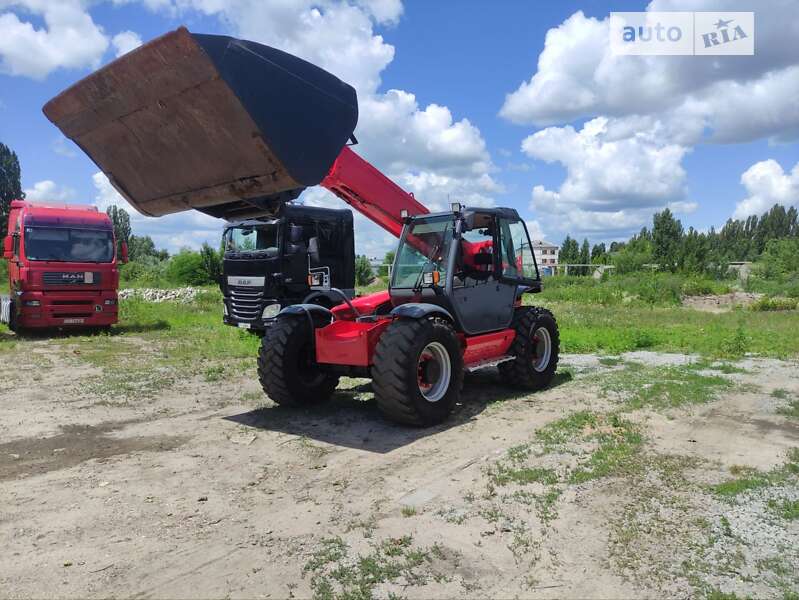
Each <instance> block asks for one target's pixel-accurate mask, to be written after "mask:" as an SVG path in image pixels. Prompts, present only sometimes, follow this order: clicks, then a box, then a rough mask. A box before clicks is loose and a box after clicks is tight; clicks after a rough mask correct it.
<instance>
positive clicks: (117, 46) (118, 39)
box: [111, 31, 142, 57]
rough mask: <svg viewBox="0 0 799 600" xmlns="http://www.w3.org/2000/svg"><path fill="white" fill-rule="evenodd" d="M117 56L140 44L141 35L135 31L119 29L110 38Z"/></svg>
mask: <svg viewBox="0 0 799 600" xmlns="http://www.w3.org/2000/svg"><path fill="white" fill-rule="evenodd" d="M111 44H112V45H113V46H114V51H115V52H116V55H117V57H119V56H122V55H123V54H127V53H128V52H130V51H131V50H133V49H134V48H138V47H139V46H141V44H142V41H141V37H140V36H139V34H138V33H136V32H135V31H121V32H120V33H118V34H116V35H115V36H114V37H113V38H112V39H111Z"/></svg>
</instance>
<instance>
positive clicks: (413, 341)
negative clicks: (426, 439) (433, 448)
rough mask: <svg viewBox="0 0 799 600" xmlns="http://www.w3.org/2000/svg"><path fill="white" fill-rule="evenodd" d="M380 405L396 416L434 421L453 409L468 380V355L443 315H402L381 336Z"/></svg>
mask: <svg viewBox="0 0 799 600" xmlns="http://www.w3.org/2000/svg"><path fill="white" fill-rule="evenodd" d="M372 379H373V381H372V387H373V389H374V392H375V399H376V400H377V406H378V407H379V408H380V410H381V412H382V413H383V414H384V415H385V416H386V417H388V418H389V419H391V420H393V421H397V422H399V423H404V424H406V425H422V426H429V425H435V424H437V423H441V422H442V421H444V419H446V418H447V417H448V416H449V414H450V413H451V412H452V409H453V407H454V406H455V403H456V402H457V401H458V399H459V398H460V393H461V386H462V385H463V357H462V354H461V348H460V344H459V342H458V338H457V336H456V335H455V332H454V331H453V330H452V327H451V326H450V325H449V323H447V322H446V321H443V320H441V319H423V320H415V319H397V320H395V321H394V322H393V323H391V325H389V326H388V327H387V328H386V330H385V331H384V332H383V335H381V336H380V341H379V342H378V344H377V348H376V349H375V357H374V367H373V368H372Z"/></svg>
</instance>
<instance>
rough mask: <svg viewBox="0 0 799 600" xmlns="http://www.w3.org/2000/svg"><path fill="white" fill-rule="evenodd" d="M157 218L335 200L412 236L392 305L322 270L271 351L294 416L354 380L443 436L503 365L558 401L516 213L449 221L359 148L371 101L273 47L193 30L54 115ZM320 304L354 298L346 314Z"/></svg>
mask: <svg viewBox="0 0 799 600" xmlns="http://www.w3.org/2000/svg"><path fill="white" fill-rule="evenodd" d="M44 113H45V115H46V116H47V117H48V118H49V119H50V120H51V121H52V122H53V123H54V124H56V126H58V128H59V129H61V131H62V132H63V133H64V134H65V135H66V136H67V137H69V138H70V139H72V140H74V141H75V142H76V143H77V144H78V145H79V146H80V147H81V148H82V149H83V150H84V151H85V152H86V153H87V154H88V155H89V156H90V157H91V158H92V159H93V160H94V161H95V162H96V163H97V165H98V166H99V167H100V168H101V169H102V171H103V172H104V173H105V174H106V175H107V176H108V178H109V181H110V182H111V183H112V185H113V186H114V187H115V188H116V189H117V190H118V191H119V192H120V193H121V194H122V195H123V196H124V197H125V198H127V200H128V201H129V202H130V203H131V204H132V205H133V206H134V207H135V208H136V209H137V210H139V211H140V212H142V213H143V214H146V215H151V216H160V215H165V214H170V213H175V212H180V211H184V210H188V209H196V210H199V211H202V212H204V213H206V214H209V215H212V216H216V217H221V218H226V219H229V220H233V219H252V218H259V217H262V216H274V215H275V214H277V213H278V212H279V211H280V207H281V206H283V205H284V204H285V203H286V202H289V201H291V200H294V199H296V198H297V197H298V196H299V194H300V193H301V192H302V191H303V190H304V189H306V188H307V187H310V186H314V185H321V186H323V187H325V188H326V189H328V190H330V191H331V192H333V193H334V194H335V195H336V196H338V197H339V198H340V199H342V200H344V201H345V202H346V203H347V204H349V205H350V206H351V207H352V208H354V209H355V210H358V211H359V212H361V213H362V214H364V215H365V216H366V217H367V218H369V219H371V220H372V221H374V222H375V223H377V224H378V225H380V226H381V227H383V228H384V229H385V230H386V231H388V232H390V233H391V234H393V235H396V236H398V237H400V244H399V247H398V250H397V253H396V258H395V261H394V265H393V270H392V276H391V282H390V285H389V289H388V291H385V292H378V293H376V294H370V295H368V296H362V297H359V298H355V299H350V298H349V297H348V296H347V295H346V294H345V293H344V292H341V291H339V290H336V289H335V288H332V287H331V286H330V279H329V278H327V279H326V278H325V277H324V274H322V273H319V272H318V271H314V270H313V269H310V268H309V271H308V277H309V281H308V283H309V286H310V288H311V289H313V290H314V291H312V292H311V293H310V294H309V295H308V296H307V297H306V298H305V299H304V301H303V302H302V303H300V304H295V305H291V306H287V307H285V308H283V309H282V310H281V311H280V312H279V313H278V314H277V317H276V320H275V323H274V325H272V326H271V327H270V328H269V329H268V330H267V333H266V335H265V336H264V338H263V340H262V344H261V348H260V351H259V356H258V374H259V378H260V381H261V384H262V386H263V388H264V390H265V391H266V393H267V394H269V396H270V397H271V398H272V400H274V401H275V402H278V403H280V404H290V405H298V404H310V403H314V402H320V401H323V400H325V399H327V398H329V397H330V395H331V394H332V392H333V390H334V389H335V387H336V385H337V383H338V380H339V377H340V376H341V375H345V374H346V375H356V376H364V377H371V378H372V380H373V387H374V392H375V397H376V399H377V404H378V406H379V407H380V410H381V411H382V412H383V413H384V414H385V415H386V416H388V417H389V418H391V419H394V420H396V421H399V422H401V423H407V424H412V425H432V424H435V423H440V422H441V421H443V420H444V419H445V418H446V417H447V415H449V413H450V412H451V410H452V408H453V406H454V405H455V403H456V402H457V400H458V398H459V396H460V392H461V385H462V382H463V375H464V371H467V370H468V371H473V370H476V369H480V368H483V367H488V366H493V365H497V366H498V368H499V370H500V373H501V376H502V379H503V380H504V381H505V382H507V383H509V384H513V385H517V386H520V387H523V388H525V389H530V390H536V389H540V388H543V387H545V386H547V385H548V384H549V383H550V382H551V381H552V377H553V375H554V373H555V369H556V368H557V363H558V349H559V338H558V329H557V325H556V323H555V319H554V317H553V316H552V313H550V312H549V311H548V310H546V309H543V308H535V307H529V306H523V305H522V302H521V297H522V294H524V293H526V292H533V293H535V292H539V291H540V290H541V278H540V275H539V272H538V268H537V265H536V263H535V256H534V254H533V251H532V246H531V244H530V238H529V235H528V233H527V229H526V227H525V224H524V221H522V220H521V219H520V217H519V215H518V213H517V212H516V211H515V210H513V209H511V208H493V209H488V208H463V207H461V206H460V205H459V204H457V203H456V204H453V206H452V210H451V211H450V212H445V213H435V214H431V213H430V212H429V211H428V209H427V208H426V207H425V206H424V205H423V204H421V203H420V202H418V201H417V200H416V199H415V198H414V197H413V195H412V194H409V193H407V192H405V191H404V190H402V189H401V188H400V187H399V186H398V185H396V184H395V183H394V182H393V181H391V180H390V179H389V178H388V177H386V176H385V175H384V174H383V173H381V172H380V171H379V170H378V169H376V168H375V167H374V166H372V165H371V164H369V163H368V162H367V161H366V160H364V159H363V158H361V157H360V156H359V155H358V154H357V153H355V152H354V151H353V150H351V149H350V148H349V147H348V146H347V144H348V142H353V143H356V140H355V137H354V135H353V132H354V130H355V125H356V124H357V121H358V103H357V97H356V93H355V90H354V88H352V86H350V85H348V84H347V83H345V82H343V81H341V80H340V79H338V78H337V77H335V76H334V75H332V74H330V73H328V72H326V71H324V70H323V69H320V68H319V67H317V66H315V65H312V64H310V63H308V62H306V61H304V60H301V59H299V58H297V57H295V56H292V55H290V54H287V53H285V52H282V51H280V50H276V49H275V48H270V47H268V46H264V45H262V44H258V43H255V42H250V41H246V40H238V39H235V38H231V37H227V36H219V35H203V34H193V33H190V32H189V31H188V30H187V29H185V28H183V27H181V28H179V29H177V30H176V31H173V32H170V33H167V34H165V35H163V36H161V37H160V38H157V39H155V40H152V41H151V42H148V43H147V44H145V45H143V46H141V47H139V48H137V49H135V50H133V51H131V52H130V53H128V54H126V55H124V56H122V57H120V58H118V59H116V60H114V61H113V62H111V63H109V64H107V65H106V66H104V67H103V68H101V69H99V70H98V71H97V72H95V73H93V74H91V75H89V76H88V77H86V78H85V79H83V80H82V81H79V82H78V83H76V84H75V85H73V86H72V87H70V88H69V89H67V90H65V91H64V92H62V93H61V94H59V95H58V96H57V97H55V98H53V99H52V100H51V101H50V102H48V103H47V104H46V105H45V107H44ZM320 294H324V295H325V296H326V297H328V298H329V297H330V295H331V294H333V295H338V296H340V297H341V300H342V303H341V304H338V305H336V306H334V307H333V308H332V309H329V308H326V307H323V306H320V304H319V302H318V300H319V296H320Z"/></svg>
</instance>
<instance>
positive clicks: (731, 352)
mask: <svg viewBox="0 0 799 600" xmlns="http://www.w3.org/2000/svg"><path fill="white" fill-rule="evenodd" d="M751 342H752V340H751V338H750V336H749V334H747V332H746V330H745V329H744V326H743V322H739V323H738V326H737V327H736V328H735V331H734V332H733V333H732V334H731V335H728V336H727V337H725V338H724V339H723V340H722V342H721V352H722V354H724V355H725V356H731V357H736V358H737V357H739V356H743V355H744V354H746V353H747V352H748V351H749V348H750V347H751Z"/></svg>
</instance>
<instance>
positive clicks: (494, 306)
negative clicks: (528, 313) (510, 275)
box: [452, 215, 516, 335]
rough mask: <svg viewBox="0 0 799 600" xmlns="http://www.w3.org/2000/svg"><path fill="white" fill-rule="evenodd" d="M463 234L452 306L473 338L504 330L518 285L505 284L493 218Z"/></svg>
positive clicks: (453, 286) (510, 315) (497, 232)
mask: <svg viewBox="0 0 799 600" xmlns="http://www.w3.org/2000/svg"><path fill="white" fill-rule="evenodd" d="M482 218H483V219H485V223H484V224H483V225H480V226H479V227H477V228H475V229H472V230H470V231H465V232H463V233H462V234H461V243H460V248H459V253H460V256H459V261H460V267H459V268H458V269H457V271H458V273H457V274H456V276H455V277H453V282H452V307H453V309H454V310H455V314H456V316H457V318H458V321H459V322H460V325H461V327H462V328H463V330H464V331H465V332H466V333H467V334H470V335H475V334H479V333H487V332H489V331H498V330H500V329H505V328H506V327H508V325H510V322H511V320H512V319H513V304H514V301H515V299H516V286H515V285H511V284H508V283H506V282H505V281H503V278H502V273H501V271H500V269H499V261H498V260H497V252H496V249H497V248H498V247H499V240H500V237H499V231H498V227H497V221H496V219H495V218H494V216H493V215H484V216H482Z"/></svg>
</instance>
